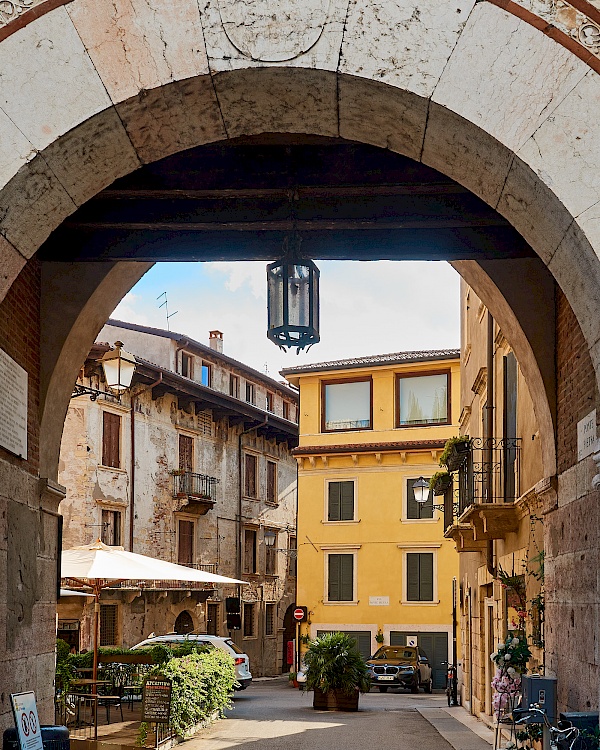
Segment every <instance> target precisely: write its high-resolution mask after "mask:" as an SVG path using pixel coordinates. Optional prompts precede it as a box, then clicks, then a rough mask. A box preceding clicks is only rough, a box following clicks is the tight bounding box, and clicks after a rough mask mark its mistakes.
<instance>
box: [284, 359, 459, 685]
mask: <svg viewBox="0 0 600 750" xmlns="http://www.w3.org/2000/svg"><path fill="white" fill-rule="evenodd" d="M282 374H283V375H284V376H285V377H286V378H287V379H288V381H289V382H290V383H291V384H292V385H295V386H297V387H298V388H299V390H300V442H299V446H298V448H297V449H295V451H294V453H295V455H296V458H297V460H298V573H297V599H296V601H297V603H298V605H300V606H306V607H307V608H308V613H309V615H308V621H307V622H304V623H302V625H301V635H302V636H304V637H305V636H309V637H310V638H314V637H316V636H317V635H319V634H320V633H321V632H325V631H332V630H340V631H345V632H349V633H352V634H353V635H354V636H355V639H356V642H357V645H358V646H359V649H360V651H361V653H362V654H363V656H365V657H368V656H369V655H371V654H373V653H374V652H375V651H376V650H377V648H378V646H379V645H380V644H381V643H382V642H383V643H385V644H391V645H405V644H415V645H419V646H420V647H421V648H422V649H423V650H424V651H425V652H426V653H427V655H428V657H429V659H430V661H431V662H432V665H433V668H434V686H437V687H443V685H444V681H445V671H444V666H443V665H442V662H443V661H446V660H447V659H448V657H450V659H452V637H453V627H452V608H453V594H452V592H453V579H454V578H456V577H457V576H458V555H457V553H456V550H455V545H454V543H453V542H452V541H451V540H448V539H445V538H444V521H443V512H441V510H439V509H434V508H433V500H435V502H436V503H438V502H441V501H442V498H438V497H436V498H433V496H432V495H430V497H429V499H428V501H427V503H426V504H425V505H419V504H418V503H416V502H415V499H414V493H413V488H412V486H413V484H414V482H415V481H417V480H418V479H419V478H420V477H423V478H425V479H429V478H430V477H431V476H432V475H433V474H434V473H435V472H436V471H438V470H439V465H438V461H439V456H440V454H441V452H442V450H443V448H444V444H445V442H446V440H447V439H448V438H449V437H451V436H453V435H455V434H457V432H458V426H457V425H458V418H459V407H460V366H459V352H458V351H457V350H444V351H435V352H404V353H398V354H391V355H381V356H375V357H367V358H359V359H353V360H342V361H337V362H328V363H324V364H319V365H308V366H305V367H296V368H290V369H287V370H284V371H283V373H282ZM300 640H301V642H302V640H303V639H302V638H301V639H300ZM304 640H306V639H305V638H304ZM459 648H460V646H459Z"/></svg>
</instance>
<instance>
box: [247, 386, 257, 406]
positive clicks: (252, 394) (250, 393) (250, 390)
mask: <svg viewBox="0 0 600 750" xmlns="http://www.w3.org/2000/svg"><path fill="white" fill-rule="evenodd" d="M246 401H247V402H248V403H249V404H253V403H255V401H256V388H255V387H254V383H248V382H246Z"/></svg>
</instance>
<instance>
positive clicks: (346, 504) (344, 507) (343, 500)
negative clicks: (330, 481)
mask: <svg viewBox="0 0 600 750" xmlns="http://www.w3.org/2000/svg"><path fill="white" fill-rule="evenodd" d="M339 485H340V489H341V492H340V519H339V520H340V521H354V482H339Z"/></svg>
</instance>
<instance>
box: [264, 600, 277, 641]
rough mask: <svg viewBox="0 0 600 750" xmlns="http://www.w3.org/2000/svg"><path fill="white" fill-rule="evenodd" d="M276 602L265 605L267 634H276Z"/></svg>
mask: <svg viewBox="0 0 600 750" xmlns="http://www.w3.org/2000/svg"><path fill="white" fill-rule="evenodd" d="M276 606H277V605H276V604H271V603H269V604H266V605H265V635H275V607H276Z"/></svg>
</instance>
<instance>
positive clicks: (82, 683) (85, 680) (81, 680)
mask: <svg viewBox="0 0 600 750" xmlns="http://www.w3.org/2000/svg"><path fill="white" fill-rule="evenodd" d="M71 685H72V686H73V687H80V688H90V690H91V687H92V685H94V686H96V685H112V682H111V681H110V680H93V679H92V678H91V677H78V678H77V679H75V680H71ZM92 692H93V691H92Z"/></svg>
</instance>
